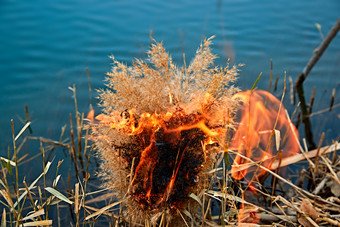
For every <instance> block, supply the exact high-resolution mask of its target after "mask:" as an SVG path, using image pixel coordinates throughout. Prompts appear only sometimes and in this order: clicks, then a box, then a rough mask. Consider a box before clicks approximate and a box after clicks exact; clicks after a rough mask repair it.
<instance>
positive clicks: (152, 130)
mask: <svg viewBox="0 0 340 227" xmlns="http://www.w3.org/2000/svg"><path fill="white" fill-rule="evenodd" d="M96 120H98V121H99V122H100V124H105V125H106V126H107V127H109V128H111V129H114V130H118V131H120V132H121V133H123V134H124V135H129V136H132V137H134V138H135V139H136V140H137V143H138V147H140V156H139V158H138V160H137V163H138V164H137V166H136V168H135V171H134V176H133V179H132V182H131V187H132V188H131V193H132V196H133V197H134V198H135V200H136V201H138V203H139V205H140V206H143V207H145V208H147V209H154V208H157V207H158V206H159V205H160V204H162V203H164V202H167V204H169V205H170V206H172V207H176V206H177V205H179V204H177V203H180V201H177V200H176V199H173V198H171V196H173V195H174V194H175V193H177V194H180V195H179V196H178V195H176V197H181V196H182V197H183V196H186V191H185V190H188V188H185V187H187V186H185V187H183V186H176V185H177V184H183V185H184V184H188V185H189V186H188V187H189V188H190V187H191V186H192V185H193V184H195V183H197V177H198V176H197V174H198V172H199V170H200V168H202V167H203V163H204V160H205V158H206V154H205V153H206V152H207V150H206V145H207V144H212V143H213V141H215V139H214V138H213V137H215V136H218V135H219V134H220V132H219V131H221V129H220V128H219V129H218V128H216V127H215V128H214V129H212V128H211V127H210V126H209V120H208V119H207V117H205V116H204V115H203V114H198V113H186V111H185V110H184V109H183V108H178V109H177V110H175V111H174V112H167V113H159V114H158V113H153V114H150V113H142V114H140V115H136V114H135V113H134V111H133V110H130V111H123V112H122V113H119V112H117V111H115V112H113V113H111V114H110V115H105V114H100V115H98V116H97V117H96ZM201 142H202V143H201ZM202 145H203V146H202ZM167 155H169V156H172V158H170V157H167ZM183 160H185V162H186V163H185V164H183V162H184V161H183ZM193 160H194V161H193ZM187 162H196V163H194V164H190V163H189V164H188V163H187ZM192 167H193V169H190V168H192ZM179 175H180V179H179V180H178V179H177V178H178V177H179ZM159 178H160V179H159ZM179 181H183V182H179ZM190 185H191V186H190ZM175 187H177V189H175ZM181 187H182V188H183V189H181ZM181 190H182V192H181Z"/></svg>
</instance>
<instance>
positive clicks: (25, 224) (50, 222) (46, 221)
mask: <svg viewBox="0 0 340 227" xmlns="http://www.w3.org/2000/svg"><path fill="white" fill-rule="evenodd" d="M46 225H52V220H43V221H33V222H27V223H23V224H22V226H46Z"/></svg>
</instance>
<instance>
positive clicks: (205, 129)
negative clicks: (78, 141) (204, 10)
mask: <svg viewBox="0 0 340 227" xmlns="http://www.w3.org/2000/svg"><path fill="white" fill-rule="evenodd" d="M210 45H211V38H210V39H206V40H204V42H203V43H202V44H201V46H200V48H199V49H198V50H197V52H196V56H195V58H194V59H193V61H192V62H191V64H190V65H189V66H188V67H187V68H183V67H182V68H179V67H177V66H175V64H174V63H173V62H172V59H171V56H170V55H169V54H168V53H167V52H166V51H165V49H164V48H163V44H162V43H157V42H155V43H154V44H152V46H151V48H150V50H149V51H148V52H147V53H148V59H147V61H143V60H139V59H137V60H135V61H134V62H133V65H132V66H130V67H128V66H127V65H125V64H123V63H120V62H118V61H117V60H115V58H114V57H111V58H112V60H113V67H112V70H111V72H109V73H108V74H107V75H108V77H107V82H108V83H107V87H108V89H107V90H102V91H101V92H100V101H101V106H102V107H104V110H103V111H104V114H101V115H99V116H97V120H99V123H93V124H92V125H91V127H92V132H93V137H92V139H93V140H94V142H95V144H96V147H97V150H98V154H99V156H100V157H101V159H102V164H101V172H100V175H101V176H102V177H103V178H104V180H105V187H107V188H109V189H111V190H113V191H114V192H116V195H117V197H118V199H122V200H123V205H124V207H125V213H124V215H126V218H127V220H131V221H133V222H137V223H141V224H146V223H149V222H151V221H152V222H157V221H159V217H165V220H167V222H170V220H172V223H175V222H176V221H175V220H176V217H177V214H178V212H177V210H180V209H183V208H184V207H185V206H186V205H187V204H188V203H192V204H194V203H195V202H194V201H193V200H190V199H189V195H190V194H191V193H195V194H199V193H200V192H201V191H202V190H203V189H204V187H205V185H206V182H207V179H208V178H209V175H208V174H207V172H209V171H210V170H211V169H212V168H213V163H214V161H215V158H216V155H217V154H218V153H219V152H220V151H221V150H222V147H223V146H224V143H225V136H226V130H227V128H228V127H231V126H232V116H233V113H234V110H235V107H236V105H237V103H236V102H235V100H233V99H232V95H233V94H234V93H235V92H236V91H237V88H235V87H234V86H233V85H232V84H233V82H234V81H235V80H236V76H237V72H238V70H237V68H236V66H233V67H231V68H230V67H229V64H228V65H227V66H226V67H225V68H220V67H215V66H214V59H215V58H216V57H215V55H213V54H212V53H211V49H210ZM191 206H193V205H191ZM164 215H165V216H164ZM163 219H164V218H163Z"/></svg>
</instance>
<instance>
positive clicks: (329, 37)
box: [295, 18, 340, 87]
mask: <svg viewBox="0 0 340 227" xmlns="http://www.w3.org/2000/svg"><path fill="white" fill-rule="evenodd" d="M339 30H340V18H339V19H338V21H337V22H336V23H335V25H334V26H333V27H332V29H331V30H330V31H329V33H328V34H327V36H326V38H325V39H324V40H323V41H322V43H321V44H320V46H319V47H318V48H316V49H315V50H314V54H313V56H312V57H311V58H310V59H309V61H308V63H307V65H306V67H305V68H304V69H303V71H302V73H301V74H300V76H299V78H298V79H297V81H296V83H295V86H296V87H299V86H300V85H302V83H303V81H304V80H305V79H306V78H307V76H308V74H309V72H310V71H311V70H312V68H313V66H314V65H315V64H316V63H317V62H318V60H319V58H320V57H321V55H322V54H323V52H324V51H325V50H326V49H327V47H328V45H329V44H330V43H331V41H332V40H333V38H334V37H335V36H336V34H337V33H338V31H339Z"/></svg>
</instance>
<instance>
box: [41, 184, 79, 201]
mask: <svg viewBox="0 0 340 227" xmlns="http://www.w3.org/2000/svg"><path fill="white" fill-rule="evenodd" d="M45 190H46V191H48V192H49V193H51V194H52V195H54V196H55V197H57V198H58V199H60V200H62V201H64V202H66V203H68V204H73V202H72V201H71V200H69V199H68V198H67V197H66V196H64V195H63V194H61V193H60V192H58V191H57V190H55V189H54V188H51V187H46V188H45Z"/></svg>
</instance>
